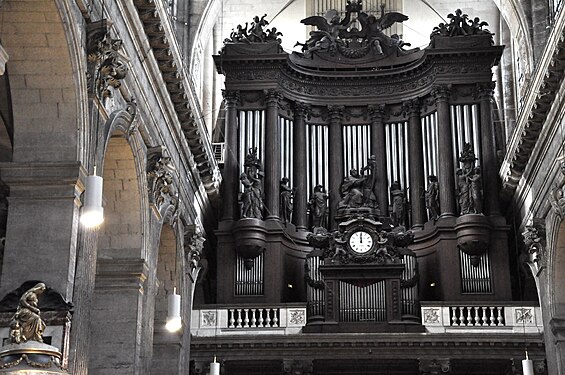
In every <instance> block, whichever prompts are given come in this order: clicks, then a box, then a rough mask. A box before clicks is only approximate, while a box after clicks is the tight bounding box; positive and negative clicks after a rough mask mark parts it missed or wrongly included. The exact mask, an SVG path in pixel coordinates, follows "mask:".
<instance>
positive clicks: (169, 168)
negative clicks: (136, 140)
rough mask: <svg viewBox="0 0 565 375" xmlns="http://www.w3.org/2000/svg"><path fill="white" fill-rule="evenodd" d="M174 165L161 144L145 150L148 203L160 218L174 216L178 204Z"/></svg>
mask: <svg viewBox="0 0 565 375" xmlns="http://www.w3.org/2000/svg"><path fill="white" fill-rule="evenodd" d="M176 173H177V172H176V169H175V166H174V165H173V162H172V160H171V158H170V156H168V154H167V149H166V148H165V147H163V146H157V147H152V148H149V149H148V150H147V185H148V186H147V187H148V193H149V203H150V204H151V206H152V207H153V209H154V210H155V211H156V213H158V215H159V218H160V219H166V218H167V217H174V215H175V213H176V211H177V209H178V206H179V193H178V182H177V174H176Z"/></svg>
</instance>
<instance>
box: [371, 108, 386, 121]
mask: <svg viewBox="0 0 565 375" xmlns="http://www.w3.org/2000/svg"><path fill="white" fill-rule="evenodd" d="M367 114H368V115H369V118H370V119H371V121H375V120H377V119H381V120H382V119H383V118H384V117H385V105H384V104H377V105H373V104H371V105H369V106H368V107H367Z"/></svg>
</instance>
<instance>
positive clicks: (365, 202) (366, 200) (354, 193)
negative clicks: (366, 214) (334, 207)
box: [339, 155, 379, 209]
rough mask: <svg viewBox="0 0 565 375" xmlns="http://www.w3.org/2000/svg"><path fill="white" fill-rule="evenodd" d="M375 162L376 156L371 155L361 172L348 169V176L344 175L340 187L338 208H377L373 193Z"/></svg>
mask: <svg viewBox="0 0 565 375" xmlns="http://www.w3.org/2000/svg"><path fill="white" fill-rule="evenodd" d="M376 163H377V160H376V157H375V156H374V155H373V156H371V157H370V158H369V160H368V161H367V165H366V166H365V167H363V169H361V173H359V172H358V171H357V169H355V168H353V169H351V170H350V171H349V176H347V177H344V179H343V182H342V183H341V188H340V191H341V196H342V198H341V201H340V202H339V208H360V207H367V208H375V209H378V208H379V205H378V203H377V197H376V196H375V193H374V187H375V182H376V181H375V180H376V173H375V172H376ZM365 171H367V174H365Z"/></svg>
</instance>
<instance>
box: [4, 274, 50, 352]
mask: <svg viewBox="0 0 565 375" xmlns="http://www.w3.org/2000/svg"><path fill="white" fill-rule="evenodd" d="M44 291H45V284H44V283H38V284H37V285H35V286H34V287H33V288H31V289H29V290H27V291H26V292H25V293H24V294H23V295H22V296H21V298H20V301H19V303H18V309H17V310H16V313H15V314H14V316H13V317H12V320H11V321H10V341H11V342H12V344H20V343H22V342H26V341H38V342H43V331H44V330H45V322H43V320H42V319H41V316H40V314H41V312H40V311H39V308H38V307H37V304H38V302H39V295H41V294H42V293H43V292H44Z"/></svg>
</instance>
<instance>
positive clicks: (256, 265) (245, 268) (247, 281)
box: [234, 253, 265, 296]
mask: <svg viewBox="0 0 565 375" xmlns="http://www.w3.org/2000/svg"><path fill="white" fill-rule="evenodd" d="M264 259H265V255H264V253H261V254H260V255H259V256H257V257H256V258H255V259H254V260H253V261H252V262H249V261H247V262H246V260H245V259H243V258H242V257H240V256H239V255H237V254H236V262H235V284H234V285H235V295H236V296H260V295H263V283H264Z"/></svg>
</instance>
